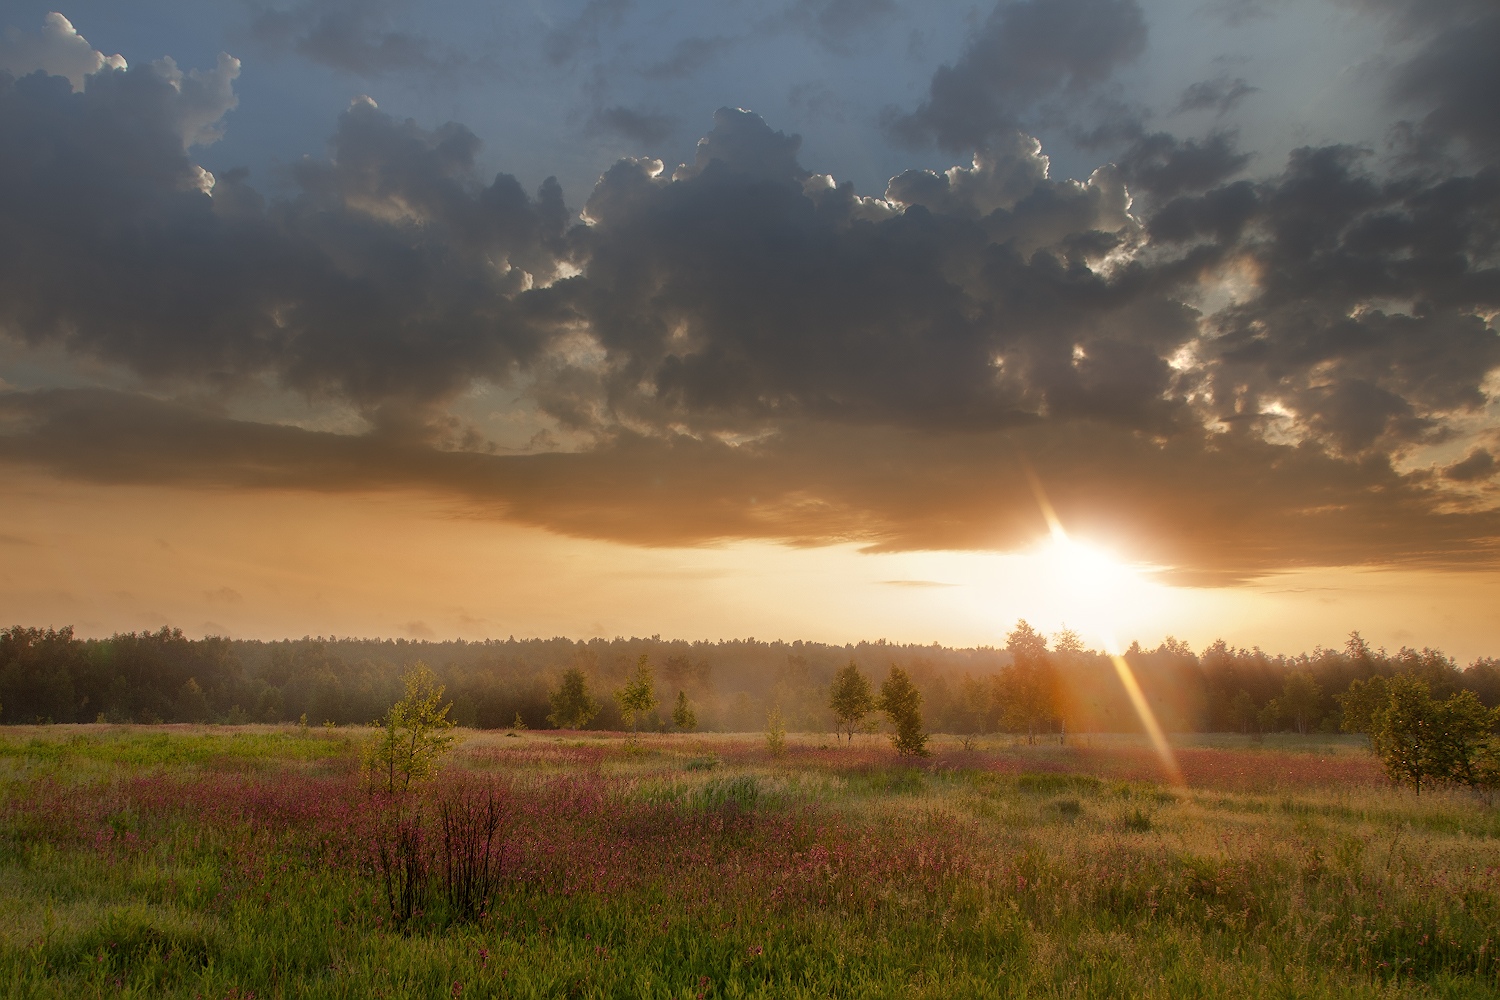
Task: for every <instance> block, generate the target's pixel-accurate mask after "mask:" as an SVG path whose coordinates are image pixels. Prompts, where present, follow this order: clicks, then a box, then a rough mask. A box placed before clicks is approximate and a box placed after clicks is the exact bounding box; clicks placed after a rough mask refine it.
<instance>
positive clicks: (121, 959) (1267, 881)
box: [0, 727, 1500, 1000]
mask: <svg viewBox="0 0 1500 1000" xmlns="http://www.w3.org/2000/svg"><path fill="white" fill-rule="evenodd" d="M63 728H64V727H55V729H57V730H62V729H63ZM46 736H47V737H48V738H55V737H56V734H46ZM133 738H134V737H121V739H122V740H123V741H124V742H122V744H121V745H122V746H124V745H126V743H128V740H129V739H133ZM184 738H186V737H184ZM195 738H196V737H195ZM320 738H322V739H323V740H324V745H323V746H322V747H318V746H303V745H298V746H295V747H293V748H292V752H289V753H287V754H286V755H285V756H284V757H277V756H276V752H277V751H276V749H275V748H276V747H277V746H279V745H280V744H275V743H268V744H267V746H269V747H270V748H271V750H269V751H268V752H267V753H266V754H264V755H262V757H261V758H260V762H259V764H258V765H257V766H256V767H254V768H250V769H247V768H244V767H239V766H235V767H224V766H220V764H221V763H222V762H216V759H215V758H214V757H213V756H212V755H208V756H206V757H203V756H200V757H199V758H197V759H195V761H194V762H192V763H183V762H181V760H180V759H179V758H180V754H178V753H177V750H176V749H175V748H173V747H172V746H171V745H170V743H167V744H160V749H161V750H162V753H163V756H164V757H165V758H166V759H168V760H169V761H172V762H170V763H166V764H159V765H152V764H150V763H149V762H148V763H146V764H142V763H140V761H139V756H140V754H139V751H138V748H133V749H131V752H130V754H129V755H126V756H128V757H129V762H128V763H114V764H111V763H109V762H108V758H109V755H108V753H106V752H105V749H107V746H108V743H109V738H108V737H101V738H100V740H101V742H99V743H97V744H90V745H89V746H88V748H87V751H86V753H84V754H82V755H80V760H82V761H84V762H85V763H86V764H87V766H83V765H82V764H80V760H74V759H72V758H71V757H70V756H69V755H68V754H66V753H62V752H55V751H54V750H52V749H49V748H39V749H38V752H37V753H35V754H33V755H27V754H26V753H24V752H21V750H23V749H24V745H21V744H12V746H11V750H14V751H16V752H13V753H7V754H6V755H5V761H6V764H7V766H8V770H6V771H4V772H3V775H4V784H3V800H0V882H3V885H4V891H3V892H0V929H3V935H4V936H3V938H0V949H3V950H0V966H3V968H0V983H6V984H8V985H0V995H4V996H18V997H19V996H26V997H33V996H34V997H75V996H126V995H136V996H181V997H212V998H216V1000H217V998H228V997H236V998H239V1000H244V998H248V997H251V996H254V997H282V996H285V997H364V996H392V997H395V996H403V997H404V996H420V997H429V996H430V997H438V996H443V997H455V996H463V997H475V996H479V997H502V996H503V997H637V996H651V997H674V998H675V997H704V998H706V997H716V998H717V997H748V996H762V997H771V996H796V997H801V996H808V997H811V996H819V997H828V996H838V997H872V996H890V997H898V996H899V997H908V996H920V997H951V996H996V997H999V996H1054V995H1055V996H1100V997H1103V996H1111V997H1113V996H1120V995H1127V994H1128V995H1137V996H1163V997H1165V996H1173V997H1175V996H1185V995H1197V996H1247V997H1248V996H1262V995H1266V994H1271V993H1278V992H1279V993H1280V995H1296V996H1370V997H1375V996H1406V995H1409V996H1430V995H1443V996H1496V995H1500V965H1497V964H1496V963H1495V961H1494V949H1495V947H1496V946H1497V938H1500V934H1497V930H1496V928H1497V925H1500V851H1497V849H1496V846H1495V845H1496V844H1497V843H1500V822H1497V819H1496V816H1495V810H1494V809H1493V808H1492V807H1490V806H1488V805H1487V804H1486V803H1484V802H1483V801H1480V800H1477V799H1472V798H1466V797H1463V796H1460V795H1457V794H1448V795H1442V794H1440V795H1432V796H1427V795H1424V796H1423V797H1422V799H1421V800H1420V801H1418V800H1416V799H1414V798H1409V797H1407V795H1406V794H1405V793H1401V792H1397V791H1395V790H1392V789H1390V788H1388V787H1386V786H1385V785H1384V784H1383V783H1381V781H1380V779H1379V777H1378V774H1377V773H1376V772H1374V771H1372V770H1371V769H1370V768H1369V767H1368V766H1367V763H1366V761H1365V759H1364V758H1361V757H1359V756H1357V755H1347V754H1335V755H1332V756H1331V759H1330V760H1320V759H1319V758H1318V756H1317V755H1316V754H1309V753H1304V754H1295V753H1283V752H1273V751H1265V750H1248V749H1247V750H1245V751H1234V750H1223V749H1205V748H1186V749H1184V750H1183V751H1182V752H1181V757H1180V760H1181V764H1182V769H1183V773H1184V776H1185V777H1186V779H1187V785H1186V787H1178V788H1172V787H1167V786H1163V785H1161V784H1160V783H1159V780H1158V777H1157V775H1156V774H1155V773H1154V771H1153V768H1154V767H1155V764H1154V761H1153V759H1152V758H1150V757H1147V756H1144V755H1143V754H1144V752H1143V751H1141V750H1140V748H1137V747H1116V748H1104V747H1100V748H1089V747H1083V748H1072V747H1067V748H1018V747H1004V748H992V749H989V750H977V751H974V750H964V749H963V748H962V747H960V746H958V745H957V744H952V745H939V746H938V747H937V748H936V749H937V752H936V753H935V754H934V756H933V757H931V758H928V759H926V760H923V761H920V762H912V761H910V760H909V759H902V758H898V757H897V756H896V755H895V754H894V753H893V752H892V751H891V750H890V748H889V746H887V745H884V744H883V743H882V742H880V741H878V740H876V739H874V738H870V739H866V740H862V741H858V742H856V743H855V745H854V746H853V747H848V746H842V747H836V746H833V745H832V744H831V743H828V742H825V741H817V740H804V739H796V740H793V741H792V745H791V746H790V748H789V750H788V752H787V753H785V754H784V755H780V756H773V755H771V754H770V753H769V752H768V751H767V749H766V746H765V743H764V741H761V740H758V739H755V738H751V737H739V738H732V737H701V738H698V737H676V736H674V737H649V738H646V739H643V740H642V741H640V743H639V744H638V745H634V746H632V745H629V744H627V742H626V741H625V740H624V739H623V738H614V737H605V738H598V737H595V736H593V734H590V737H589V738H588V739H577V738H572V735H571V734H564V735H561V736H559V735H557V734H546V733H526V734H520V735H515V736H501V735H500V734H475V735H474V736H472V738H470V739H469V740H467V742H466V743H464V744H463V745H462V746H461V747H460V748H459V749H458V750H457V751H456V752H455V753H454V754H453V756H452V758H451V760H450V764H449V766H448V767H447V768H446V769H445V770H444V771H443V772H442V773H441V774H440V776H439V777H438V779H437V780H435V781H434V782H432V783H430V784H427V785H423V786H421V787H420V788H416V789H413V790H412V791H410V792H408V793H406V794H403V795H398V796H394V797H391V796H385V795H382V794H378V793H373V792H372V791H371V790H370V789H369V788H368V787H367V785H366V784H365V783H364V782H363V781H362V779H361V776H360V774H359V773H358V770H357V768H356V767H355V766H354V756H353V748H354V747H356V746H357V743H358V741H357V739H342V740H339V739H327V738H326V737H325V734H318V733H314V734H311V735H308V736H306V737H304V739H305V740H306V741H307V742H309V743H311V742H313V741H316V740H318V739H320ZM101 747H103V748H105V749H101ZM239 756H240V757H244V756H245V754H244V753H240V754H239ZM309 761H311V762H312V763H311V764H309ZM479 803H483V804H487V807H488V806H491V805H492V806H493V808H494V810H495V812H494V815H496V816H497V817H498V819H497V826H496V831H495V835H494V840H493V844H492V850H489V851H488V853H486V854H485V856H484V860H483V864H482V867H483V869H484V870H483V872H482V874H483V876H484V878H483V885H484V898H483V901H482V904H481V905H479V906H478V907H477V908H475V909H474V910H473V911H467V910H464V909H463V908H462V907H461V906H459V905H458V904H457V903H455V902H454V900H455V899H457V898H458V897H456V896H455V895H454V894H453V892H452V891H451V889H452V882H453V880H454V876H453V875H452V873H453V872H454V871H455V870H457V869H456V868H455V863H456V862H455V852H457V851H458V850H459V849H458V848H457V847H455V846H454V845H455V844H456V843H458V841H456V840H454V839H453V838H452V837H451V836H448V837H447V839H445V830H446V831H448V833H450V834H451V832H452V830H451V828H450V827H445V826H444V823H445V822H454V823H459V824H462V823H465V822H470V821H471V820H472V819H473V817H474V816H476V815H477V813H476V811H475V810H476V808H477V806H476V804H479ZM454 817H458V819H456V820H455V819H454ZM464 829H469V827H464ZM459 860H462V859H459ZM393 873H394V874H393ZM403 880H405V881H404V882H403ZM402 885H407V886H408V887H409V888H410V889H411V893H412V895H411V897H410V898H411V900H412V901H413V902H412V905H411V906H410V909H409V912H403V911H402V910H401V908H400V907H396V906H393V902H394V901H395V896H396V895H397V894H398V888H399V887H400V886H402Z"/></svg>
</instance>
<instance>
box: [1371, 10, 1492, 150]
mask: <svg viewBox="0 0 1500 1000" xmlns="http://www.w3.org/2000/svg"><path fill="white" fill-rule="evenodd" d="M1497 54H1500V11H1496V10H1493V9H1491V10H1490V11H1489V12H1488V13H1487V14H1486V15H1484V16H1481V17H1478V18H1476V19H1474V20H1473V21H1471V22H1469V23H1467V24H1455V25H1452V26H1450V27H1447V28H1445V29H1444V30H1443V31H1441V32H1439V33H1438V34H1437V36H1436V37H1435V38H1433V39H1432V40H1431V41H1430V42H1428V43H1427V45H1426V46H1425V47H1424V48H1423V49H1422V51H1421V52H1420V53H1419V54H1418V55H1417V56H1416V57H1415V58H1413V59H1412V60H1411V61H1410V62H1408V63H1406V64H1405V65H1403V66H1402V67H1401V68H1400V69H1399V70H1398V71H1397V72H1396V74H1395V75H1394V78H1393V79H1392V81H1391V86H1390V95H1391V98H1392V100H1394V101H1396V102H1398V103H1400V104H1402V105H1405V106H1417V107H1422V108H1430V109H1431V110H1429V111H1427V112H1426V114H1425V115H1423V117H1422V118H1421V120H1420V128H1421V130H1422V132H1423V133H1424V135H1425V136H1426V137H1428V138H1435V139H1439V140H1456V141H1459V142H1462V143H1464V144H1466V145H1467V146H1468V147H1469V148H1470V149H1471V150H1473V151H1474V152H1475V153H1477V154H1479V155H1480V156H1483V157H1488V158H1491V159H1492V158H1493V157H1494V155H1495V154H1496V153H1497V152H1500V100H1497V99H1496V97H1495V95H1496V94H1500V58H1497Z"/></svg>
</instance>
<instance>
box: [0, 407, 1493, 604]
mask: <svg viewBox="0 0 1500 1000" xmlns="http://www.w3.org/2000/svg"><path fill="white" fill-rule="evenodd" d="M1208 445H1210V442H1209V440H1208V438H1207V436H1205V435H1204V434H1201V433H1200V434H1196V435H1185V436H1181V437H1177V438H1174V439H1171V440H1167V441H1158V440H1153V439H1152V438H1149V437H1143V436H1141V435H1138V434H1133V433H1131V432H1129V431H1127V430H1124V429H1117V428H1110V427H1109V426H1107V425H1106V426H1102V427H1091V426H1088V425H1085V424H1080V423H1076V422H1075V423H1070V424H1061V423H1053V424H1048V425H1041V424H1035V425H1032V426H1030V427H1026V428H1021V429H1017V430H1013V431H1006V432H997V433H990V434H983V435H977V436H956V435H943V436H933V435H931V434H927V433H922V432H916V431H902V430H890V429H878V428H850V427H839V426H835V425H828V424H823V425H818V424H807V425H803V426H801V427H800V428H797V429H795V430H793V431H790V432H789V433H787V434H785V435H783V436H780V437H778V438H776V439H774V440H772V441H767V442H762V443H756V444H746V445H741V446H738V447H734V446H730V445H726V444H722V443H719V442H716V441H713V440H695V439H693V438H689V437H685V436H682V435H670V436H667V437H644V436H640V435H635V434H631V433H629V432H620V433H618V434H615V435H613V436H611V437H610V438H609V439H607V440H604V441H601V442H600V444H599V445H598V446H597V447H595V448H593V449H591V450H589V451H588V452H584V453H576V454H546V455H530V456H490V455H479V454H473V453H466V452H444V451H434V450H432V449H430V448H422V447H413V446H409V445H403V444H400V443H395V442H390V441H386V440H382V439H379V438H375V437H370V436H364V437H351V436H347V435H338V434H328V433H319V432H310V431H304V430H299V429H296V428H290V427H280V426H272V425H266V424H258V423H245V422H239V421H233V420H228V419H225V418H223V417H218V416H214V415H211V414H205V413H202V412H200V411H196V410H192V409H189V408H186V407H182V406H178V405H175V404H169V403H162V402H159V401H156V400H152V399H147V398H145V397H140V396H132V395H127V394H121V393H113V392H105V391H100V390H50V391H45V392H36V393H9V394H0V461H4V462H6V463H8V464H11V465H12V466H15V465H24V466H29V467H33V468H41V469H45V470H48V471H51V472H53V473H55V474H58V475H62V476H66V477H69V478H74V479H79V480H84V481H89V482H96V483H105V484H123V483H134V484H139V483H144V484H161V483H166V484H172V485H176V486H183V487H195V488H222V487H234V488H241V489H278V490H284V489H298V490H312V491H319V492H362V491H368V490H372V489H389V488H403V489H420V490H428V491H432V492H434V493H436V494H438V495H440V496H442V497H445V498H447V499H448V500H449V501H450V503H451V502H452V501H459V502H461V504H462V506H461V507H459V508H457V509H456V510H455V512H457V513H467V515H468V516H471V517H475V518H505V519H507V520H512V521H517V522H520V523H524V524H529V525H534V526H537V527H542V528H546V529H548V530H551V531H555V532H558V533H561V534H565V535H571V536H574V537H580V538H594V539H604V540H610V541H623V542H627V543H630V544H637V545H648V546H656V545H667V546H677V545H691V544H704V543H711V542H720V541H725V540H732V539H766V538H771V539H776V540H779V541H782V542H786V543H788V544H793V545H825V544H828V543H830V542H840V541H842V542H854V543H860V544H863V545H865V546H866V547H868V548H869V549H870V550H872V551H895V550H908V549H954V548H958V549H964V548H1002V549H1004V548H1017V547H1023V546H1025V545H1027V544H1028V543H1030V542H1031V541H1032V540H1033V539H1035V538H1036V537H1037V536H1038V535H1039V534H1042V533H1044V532H1045V522H1044V521H1043V518H1042V515H1041V513H1040V511H1039V510H1038V509H1037V505H1036V500H1035V497H1034V495H1033V494H1032V492H1031V488H1030V487H1029V485H1028V484H1027V481H1026V478H1025V476H1024V474H1023V471H1022V469H1023V464H1024V465H1029V466H1030V467H1032V468H1033V469H1034V470H1035V472H1036V474H1037V475H1038V476H1039V478H1040V479H1041V481H1042V482H1043V483H1044V485H1045V488H1046V490H1047V493H1048V497H1049V499H1050V500H1051V502H1052V504H1053V506H1054V507H1055V508H1056V510H1057V512H1058V514H1059V516H1061V517H1062V518H1063V519H1064V520H1065V522H1066V523H1067V524H1068V525H1069V529H1070V531H1072V532H1073V533H1074V534H1075V535H1076V536H1078V537H1082V538H1088V539H1092V540H1096V541H1098V542H1101V543H1105V544H1109V545H1110V546H1111V547H1113V548H1115V549H1116V550H1117V551H1119V552H1120V553H1121V554H1122V555H1125V556H1130V557H1137V558H1148V559H1154V560H1157V561H1160V562H1164V563H1168V564H1171V565H1173V566H1175V567H1177V568H1176V570H1175V572H1174V573H1172V574H1171V575H1170V578H1171V579H1172V580H1174V581H1175V582H1179V583H1192V584H1224V583H1229V582H1233V581H1235V580H1239V579H1243V578H1245V577H1247V576H1253V575H1257V574H1262V573H1267V572H1274V571H1277V570H1283V569H1286V568H1289V567H1294V566H1322V565H1385V566H1389V565H1401V566H1411V567H1415V566H1421V567H1431V568H1457V567H1463V566H1477V565H1485V564H1489V563H1492V562H1493V561H1494V560H1495V558H1496V556H1497V555H1500V552H1497V545H1500V515H1497V514H1496V513H1495V512H1493V511H1484V510H1468V511H1465V510H1458V511H1455V510H1453V504H1452V503H1451V501H1450V500H1449V499H1448V498H1447V497H1446V496H1445V495H1444V494H1442V493H1440V492H1437V491H1434V490H1432V489H1430V487H1429V486H1428V485H1427V484H1426V482H1425V481H1424V479H1423V477H1421V476H1411V475H1408V476H1401V475H1399V474H1397V473H1395V472H1394V471H1393V470H1392V469H1391V468H1390V467H1389V466H1388V465H1386V464H1384V463H1380V462H1365V463H1358V464H1353V463H1347V462H1341V461H1338V460H1335V459H1333V458H1330V457H1329V456H1327V455H1325V454H1323V453H1322V452H1320V451H1318V450H1317V449H1312V448H1286V447H1283V446H1275V445H1269V444H1267V443H1266V442H1264V441H1263V440H1260V439H1259V438H1257V437H1256V436H1254V435H1253V434H1248V433H1244V432H1243V431H1234V432H1230V433H1228V434H1222V435H1214V436H1213V441H1212V444H1211V446H1208Z"/></svg>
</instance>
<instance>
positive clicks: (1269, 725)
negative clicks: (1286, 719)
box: [1255, 698, 1281, 733]
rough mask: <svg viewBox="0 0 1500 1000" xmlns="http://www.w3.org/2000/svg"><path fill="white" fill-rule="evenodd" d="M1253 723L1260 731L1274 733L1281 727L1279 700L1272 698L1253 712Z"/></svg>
mask: <svg viewBox="0 0 1500 1000" xmlns="http://www.w3.org/2000/svg"><path fill="white" fill-rule="evenodd" d="M1255 724H1256V726H1257V727H1258V729H1259V731H1260V732H1262V733H1274V732H1277V731H1279V730H1280V729H1281V702H1279V701H1277V700H1276V699H1275V698H1272V699H1271V700H1270V701H1268V702H1266V705H1265V707H1264V708H1262V709H1261V710H1260V711H1259V712H1256V713H1255Z"/></svg>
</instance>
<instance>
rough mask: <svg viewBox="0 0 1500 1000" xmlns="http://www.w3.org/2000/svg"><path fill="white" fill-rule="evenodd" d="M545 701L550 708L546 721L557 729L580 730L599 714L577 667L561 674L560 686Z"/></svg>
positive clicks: (596, 703)
mask: <svg viewBox="0 0 1500 1000" xmlns="http://www.w3.org/2000/svg"><path fill="white" fill-rule="evenodd" d="M547 701H548V703H549V704H550V705H551V706H552V711H551V712H550V713H549V714H548V715H547V721H548V722H550V723H552V725H554V726H556V727H557V728H558V729H582V728H583V727H584V726H586V725H588V724H589V722H590V721H592V720H593V718H594V716H596V715H598V714H599V703H598V702H597V701H595V700H594V696H593V695H591V694H589V684H588V678H586V677H584V675H583V671H582V670H579V669H578V668H577V667H572V668H570V669H568V670H566V671H564V672H563V675H562V685H561V686H560V687H558V689H557V690H556V691H554V692H552V694H551V696H549V697H548V699H547ZM520 714H521V713H519V712H517V713H516V717H517V718H519V717H520ZM518 728H519V727H518Z"/></svg>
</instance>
